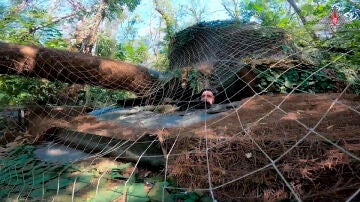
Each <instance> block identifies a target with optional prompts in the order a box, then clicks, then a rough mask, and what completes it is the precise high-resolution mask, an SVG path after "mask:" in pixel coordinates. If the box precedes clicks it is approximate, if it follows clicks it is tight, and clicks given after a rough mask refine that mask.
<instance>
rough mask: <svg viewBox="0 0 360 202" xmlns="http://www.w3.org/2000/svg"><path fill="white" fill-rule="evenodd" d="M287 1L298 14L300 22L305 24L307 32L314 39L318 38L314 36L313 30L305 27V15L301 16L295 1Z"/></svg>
mask: <svg viewBox="0 0 360 202" xmlns="http://www.w3.org/2000/svg"><path fill="white" fill-rule="evenodd" d="M287 2H288V3H289V4H290V6H291V7H292V8H293V9H294V10H295V12H296V14H297V15H298V16H299V18H300V20H301V22H302V24H303V25H304V26H305V28H306V30H307V31H308V32H309V34H310V35H311V37H312V39H313V40H314V41H317V40H318V37H317V36H316V34H315V32H314V31H312V30H310V29H309V28H308V27H306V25H307V20H306V18H305V16H303V14H302V13H301V10H300V8H299V7H298V6H297V4H296V2H295V1H294V0H287Z"/></svg>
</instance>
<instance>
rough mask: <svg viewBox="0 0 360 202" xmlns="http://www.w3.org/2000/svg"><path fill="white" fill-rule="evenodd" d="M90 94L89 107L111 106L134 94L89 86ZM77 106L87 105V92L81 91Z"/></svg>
mask: <svg viewBox="0 0 360 202" xmlns="http://www.w3.org/2000/svg"><path fill="white" fill-rule="evenodd" d="M89 94H90V95H91V97H90V100H88V101H89V103H87V104H89V105H91V106H94V107H99V106H109V105H113V104H116V101H117V100H121V99H126V98H131V97H133V94H132V93H130V92H128V91H124V90H109V89H105V88H101V87H97V86H89ZM77 100H78V101H77V103H75V104H77V105H84V104H85V103H86V92H85V91H81V92H80V93H79V95H78V98H77Z"/></svg>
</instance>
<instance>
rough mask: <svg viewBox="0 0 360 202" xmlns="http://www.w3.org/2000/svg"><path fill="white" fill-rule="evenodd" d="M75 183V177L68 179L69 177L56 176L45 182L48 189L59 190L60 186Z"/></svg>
mask: <svg viewBox="0 0 360 202" xmlns="http://www.w3.org/2000/svg"><path fill="white" fill-rule="evenodd" d="M72 183H74V179H67V178H56V179H53V180H51V181H50V182H48V183H46V184H45V187H46V188H47V189H52V190H57V189H58V186H59V189H61V188H64V187H67V186H68V185H70V184H72Z"/></svg>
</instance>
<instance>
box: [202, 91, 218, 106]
mask: <svg viewBox="0 0 360 202" xmlns="http://www.w3.org/2000/svg"><path fill="white" fill-rule="evenodd" d="M201 101H207V102H208V103H209V104H211V105H212V104H214V102H215V96H214V94H213V93H212V92H211V91H209V90H206V91H204V92H203V93H202V94H201Z"/></svg>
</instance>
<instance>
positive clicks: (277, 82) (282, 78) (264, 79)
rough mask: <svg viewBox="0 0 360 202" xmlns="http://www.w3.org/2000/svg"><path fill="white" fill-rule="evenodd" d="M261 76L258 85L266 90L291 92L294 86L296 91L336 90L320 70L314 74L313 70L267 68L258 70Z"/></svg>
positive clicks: (319, 91)
mask: <svg viewBox="0 0 360 202" xmlns="http://www.w3.org/2000/svg"><path fill="white" fill-rule="evenodd" d="M256 73H257V74H258V75H259V76H258V77H259V81H260V82H259V83H258V87H259V89H260V90H262V91H264V92H272V93H289V92H291V91H292V90H293V89H294V88H297V89H296V91H295V92H309V93H326V92H329V91H331V90H334V87H335V86H334V84H333V81H332V80H330V79H329V78H328V77H327V76H326V75H325V74H324V73H322V72H321V71H319V72H318V73H316V74H314V75H312V73H313V71H311V72H309V71H305V70H299V69H290V70H289V71H286V72H284V70H275V69H266V70H264V71H263V72H261V71H257V72H256Z"/></svg>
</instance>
